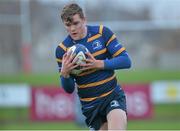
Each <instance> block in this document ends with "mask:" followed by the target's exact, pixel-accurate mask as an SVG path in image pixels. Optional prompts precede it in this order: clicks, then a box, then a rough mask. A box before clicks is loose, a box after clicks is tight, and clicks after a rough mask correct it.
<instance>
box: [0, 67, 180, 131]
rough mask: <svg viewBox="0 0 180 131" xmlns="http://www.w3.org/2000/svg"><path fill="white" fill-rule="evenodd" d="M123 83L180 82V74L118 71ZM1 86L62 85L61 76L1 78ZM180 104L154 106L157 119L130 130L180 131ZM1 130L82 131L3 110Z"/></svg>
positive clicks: (67, 124)
mask: <svg viewBox="0 0 180 131" xmlns="http://www.w3.org/2000/svg"><path fill="white" fill-rule="evenodd" d="M116 74H117V79H118V81H119V82H120V83H150V82H153V81H156V80H180V70H179V71H161V70H142V71H137V70H123V71H117V72H116ZM0 83H1V84H2V83H3V84H4V83H8V84H9V83H27V84H30V85H35V86H36V85H59V74H58V73H54V74H14V75H2V74H1V75H0ZM179 123H180V103H176V104H160V105H155V106H154V117H153V118H151V119H147V120H130V121H129V122H128V129H129V130H130V129H133V130H140V129H142V130H151V129H156V130H165V129H166V130H172V129H177V130H180V124H179ZM0 129H6V130H7V129H9V130H10V129H16V130H20V129H23V130H32V129H36V130H38V129H39V130H43V129H44V130H45V129H46V130H53V129H61V130H71V129H75V130H80V129H87V128H85V127H80V126H78V125H77V124H75V123H74V122H60V121H59V122H33V121H30V119H29V110H28V109H27V108H2V107H0Z"/></svg>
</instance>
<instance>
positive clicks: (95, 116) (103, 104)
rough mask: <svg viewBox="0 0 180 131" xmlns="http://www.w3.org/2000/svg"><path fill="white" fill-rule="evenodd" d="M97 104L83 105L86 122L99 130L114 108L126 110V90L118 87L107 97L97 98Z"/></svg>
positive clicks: (90, 126)
mask: <svg viewBox="0 0 180 131" xmlns="http://www.w3.org/2000/svg"><path fill="white" fill-rule="evenodd" d="M95 101H96V104H94V105H91V106H86V107H85V106H82V112H83V115H84V116H85V117H86V120H85V122H86V124H87V126H88V127H89V128H90V129H91V130H99V129H100V127H101V126H102V125H103V123H105V122H107V118H106V116H107V114H108V113H109V112H110V111H111V110H113V109H122V110H124V111H125V112H126V97H125V94H124V91H123V90H122V89H120V88H119V86H118V89H117V87H116V88H115V89H114V91H113V92H112V93H111V94H109V95H108V96H106V97H103V98H100V99H99V100H98V99H97V100H95Z"/></svg>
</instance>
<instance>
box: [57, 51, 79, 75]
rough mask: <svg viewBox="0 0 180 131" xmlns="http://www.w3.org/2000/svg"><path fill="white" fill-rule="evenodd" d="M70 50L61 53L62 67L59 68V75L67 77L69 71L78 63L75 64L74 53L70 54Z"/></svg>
mask: <svg viewBox="0 0 180 131" xmlns="http://www.w3.org/2000/svg"><path fill="white" fill-rule="evenodd" d="M71 53H72V52H66V53H65V54H64V55H63V59H62V68H61V75H62V76H63V77H65V78H68V77H69V74H70V72H71V71H72V70H73V69H74V68H76V67H78V65H77V64H76V61H77V60H78V59H74V57H75V55H71Z"/></svg>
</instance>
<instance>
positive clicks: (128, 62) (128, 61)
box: [126, 58, 132, 69]
mask: <svg viewBox="0 0 180 131" xmlns="http://www.w3.org/2000/svg"><path fill="white" fill-rule="evenodd" d="M131 66H132V62H131V59H130V58H128V59H127V60H126V68H127V69H128V68H131Z"/></svg>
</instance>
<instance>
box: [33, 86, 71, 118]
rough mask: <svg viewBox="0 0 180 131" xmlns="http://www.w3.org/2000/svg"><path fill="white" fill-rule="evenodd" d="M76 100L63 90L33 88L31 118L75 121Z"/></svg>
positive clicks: (50, 87)
mask: <svg viewBox="0 0 180 131" xmlns="http://www.w3.org/2000/svg"><path fill="white" fill-rule="evenodd" d="M73 104H74V98H73V95H70V94H67V93H65V92H64V91H63V89H62V88H59V87H58V88H57V86H56V87H52V86H49V87H45V88H44V87H43V88H41V87H38V88H35V87H33V88H32V101H31V118H32V120H42V121H46V120H47V121H50V120H64V121H66V120H73V119H74V105H73Z"/></svg>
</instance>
